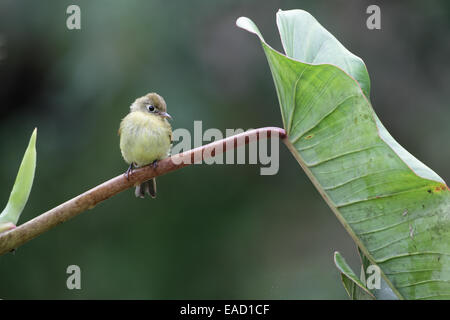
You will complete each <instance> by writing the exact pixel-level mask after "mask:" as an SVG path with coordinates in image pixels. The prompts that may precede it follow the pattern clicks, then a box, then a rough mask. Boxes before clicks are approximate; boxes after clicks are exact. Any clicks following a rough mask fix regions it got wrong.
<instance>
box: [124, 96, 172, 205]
mask: <svg viewBox="0 0 450 320" xmlns="http://www.w3.org/2000/svg"><path fill="white" fill-rule="evenodd" d="M167 119H172V117H171V116H170V115H169V114H168V113H167V106H166V102H165V101H164V98H163V97H161V96H160V95H159V94H157V93H149V94H147V95H145V96H143V97H140V98H138V99H136V100H135V101H134V102H133V104H132V105H131V106H130V113H129V114H128V115H127V116H126V117H125V118H123V119H122V121H121V123H120V127H119V135H120V151H121V152H122V156H123V158H124V159H125V161H126V162H127V163H128V164H129V165H130V167H129V168H128V170H127V171H126V173H125V174H126V177H127V179H128V178H129V175H130V174H132V173H133V169H134V168H139V167H143V166H146V165H150V164H151V165H153V166H155V167H156V166H157V162H158V160H161V159H164V158H166V157H168V156H169V154H170V148H171V146H172V127H171V126H170V123H169V121H167ZM146 192H147V193H148V194H149V195H150V196H151V197H152V198H155V197H156V179H155V178H153V179H151V180H149V181H146V182H144V183H142V184H141V185H139V186H137V187H136V191H135V195H136V197H141V198H144V197H145V193H146Z"/></svg>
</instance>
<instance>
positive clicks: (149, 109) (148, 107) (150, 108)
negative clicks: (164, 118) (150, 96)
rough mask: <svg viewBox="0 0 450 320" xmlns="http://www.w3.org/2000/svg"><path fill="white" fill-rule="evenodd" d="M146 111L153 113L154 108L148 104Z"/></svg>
mask: <svg viewBox="0 0 450 320" xmlns="http://www.w3.org/2000/svg"><path fill="white" fill-rule="evenodd" d="M147 110H148V111H150V112H153V111H155V107H154V106H152V105H151V104H149V105H148V106H147Z"/></svg>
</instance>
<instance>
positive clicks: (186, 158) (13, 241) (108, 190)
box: [0, 127, 286, 255]
mask: <svg viewBox="0 0 450 320" xmlns="http://www.w3.org/2000/svg"><path fill="white" fill-rule="evenodd" d="M271 136H273V137H279V138H281V139H283V140H284V139H285V138H286V132H285V131H284V130H283V129H281V128H276V127H266V128H260V129H255V130H250V131H246V132H244V133H241V134H237V135H235V136H231V137H228V138H225V139H222V140H219V141H214V142H212V143H210V144H207V145H204V146H201V147H198V148H195V149H192V150H189V151H186V152H182V153H179V154H176V155H174V156H171V157H169V158H166V159H163V160H161V161H159V162H158V166H157V167H156V168H153V167H152V166H145V167H143V168H139V169H135V170H134V171H133V174H132V175H130V179H129V180H127V178H126V177H125V175H124V174H121V175H119V176H117V177H115V178H112V179H110V180H108V181H106V182H104V183H102V184H100V185H98V186H96V187H94V188H92V189H90V190H88V191H86V192H85V193H82V194H80V195H79V196H77V197H75V198H72V199H70V200H68V201H66V202H64V203H63V204H60V205H59V206H57V207H55V208H53V209H51V210H49V211H47V212H45V213H43V214H41V215H39V216H37V217H35V218H34V219H32V220H30V221H28V222H26V223H24V224H22V225H20V226H19V227H17V228H14V229H12V230H9V231H6V232H3V233H1V234H0V255H2V254H4V253H7V252H10V251H12V250H14V249H16V248H18V247H19V246H21V245H23V244H24V243H26V242H28V241H30V240H31V239H33V238H35V237H37V236H39V235H41V234H42V233H44V232H46V231H48V230H50V229H51V228H53V227H55V226H57V225H58V224H60V223H63V222H65V221H67V220H69V219H71V218H73V217H75V216H76V215H78V214H80V213H82V212H83V211H86V210H87V209H92V208H94V207H95V206H96V205H97V204H98V203H100V202H102V201H104V200H106V199H108V198H111V197H112V196H114V195H116V194H118V193H119V192H122V191H124V190H127V189H129V188H131V187H133V186H136V185H138V184H140V183H142V182H144V181H147V180H149V179H151V178H154V177H158V176H162V175H164V174H166V173H169V172H172V171H175V170H177V169H180V168H183V167H186V166H188V165H190V164H193V163H199V162H201V161H202V160H204V159H207V158H211V157H214V156H216V155H219V154H221V153H223V152H225V151H227V150H228V149H235V148H237V147H239V146H242V145H245V144H248V143H249V142H252V141H257V140H259V139H263V138H269V137H271Z"/></svg>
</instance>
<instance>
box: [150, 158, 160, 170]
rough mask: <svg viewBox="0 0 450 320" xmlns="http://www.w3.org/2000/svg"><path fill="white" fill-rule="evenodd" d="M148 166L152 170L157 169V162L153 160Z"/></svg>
mask: <svg viewBox="0 0 450 320" xmlns="http://www.w3.org/2000/svg"><path fill="white" fill-rule="evenodd" d="M150 166H151V167H152V168H153V169H156V168H158V160H155V161H153V162H152V163H150Z"/></svg>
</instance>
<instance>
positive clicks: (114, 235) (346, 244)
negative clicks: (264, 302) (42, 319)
mask: <svg viewBox="0 0 450 320" xmlns="http://www.w3.org/2000/svg"><path fill="white" fill-rule="evenodd" d="M73 3H75V4H77V5H79V6H80V8H81V26H82V29H81V30H75V31H69V30H68V29H67V28H66V19H67V17H68V15H67V14H66V8H67V6H69V5H70V4H73ZM369 4H378V5H379V6H380V7H381V26H382V29H381V30H368V29H367V28H366V19H367V17H368V15H367V14H366V8H367V6H368V5H369ZM279 8H281V9H283V10H287V9H294V8H300V9H304V10H307V11H309V12H310V13H312V14H313V15H314V16H315V17H316V18H317V19H318V21H319V22H320V23H321V24H322V25H324V26H325V27H326V28H327V29H328V30H329V31H330V32H332V33H333V34H334V35H335V36H336V37H337V38H338V39H339V40H340V41H341V42H342V43H343V44H344V45H345V46H346V47H347V48H348V49H349V50H350V51H352V52H353V53H355V54H357V55H358V56H360V57H362V58H363V59H364V61H365V62H366V64H367V67H368V70H369V74H370V76H371V80H372V94H371V98H372V103H373V106H374V109H375V111H376V112H377V114H378V115H379V116H380V118H381V120H382V121H383V123H384V124H385V126H386V128H387V129H388V130H389V131H390V132H391V134H392V135H393V136H394V137H395V138H396V139H397V140H398V141H399V142H400V144H402V145H403V146H404V147H405V148H406V149H407V150H409V151H410V152H411V153H412V154H414V155H415V156H417V157H418V158H419V159H420V160H422V161H423V162H424V163H426V164H427V165H429V166H430V167H431V168H432V169H433V170H435V171H436V172H437V173H438V174H439V175H441V177H442V178H443V179H444V180H446V181H449V180H450V179H449V178H450V166H449V164H448V163H449V159H450V148H449V147H448V142H449V141H450V125H449V124H450V108H449V102H448V101H449V100H450V90H448V84H449V80H450V64H449V62H448V57H449V55H450V37H449V27H450V4H449V2H448V1H445V0H442V1H426V2H425V1H409V2H406V1H405V2H396V3H392V2H387V1H385V2H383V3H376V2H368V1H359V0H353V1H325V0H322V1H281V0H279V1H264V3H263V2H262V1H256V0H255V1H172V2H168V1H126V2H125V1H106V0H104V1H100V0H97V1H57V2H56V1H12V0H1V1H0V83H1V86H0V98H1V100H0V101H1V108H0V150H1V157H0V181H1V185H0V203H3V204H6V202H7V199H8V196H9V192H10V190H11V187H12V185H13V182H14V179H15V175H16V173H17V169H18V166H19V163H20V159H21V157H22V155H23V152H24V150H25V147H26V145H27V143H28V139H29V137H30V134H31V132H32V130H33V128H34V127H38V140H37V151H38V153H37V155H38V164H37V171H36V178H35V182H34V186H33V190H32V193H31V196H30V199H29V202H28V205H27V207H26V208H25V211H24V213H23V215H22V217H21V220H20V223H23V222H24V221H26V220H29V219H31V218H33V217H35V216H37V215H39V214H41V213H43V212H45V211H46V210H48V209H51V208H53V207H54V206H57V205H58V204H60V203H62V202H64V201H66V200H68V199H70V198H72V197H74V196H76V195H78V194H80V193H82V192H84V191H86V190H87V189H89V188H91V187H94V186H96V185H97V184H99V183H101V182H103V181H105V180H107V179H109V178H111V177H114V176H116V175H118V174H120V173H122V172H124V171H125V170H126V167H127V165H126V164H125V162H124V161H123V159H122V158H121V155H120V150H119V138H118V136H117V129H118V125H119V122H120V120H121V118H122V117H124V116H125V115H126V114H127V112H128V107H129V105H130V103H131V102H132V101H133V100H134V99H135V98H136V97H138V96H142V95H143V94H145V93H147V92H150V91H156V92H158V93H160V94H161V95H163V96H164V97H165V99H166V101H167V104H168V110H169V112H170V114H171V115H172V116H173V117H174V120H173V121H172V126H173V128H174V129H176V128H187V129H189V130H192V128H193V122H194V120H202V121H203V129H204V130H206V129H208V128H219V129H221V130H223V131H224V130H225V129H226V128H244V129H248V128H257V127H261V126H281V125H282V123H281V116H280V112H279V106H278V100H277V97H276V92H275V89H274V85H273V82H272V78H271V75H270V71H269V68H268V65H267V62H266V60H265V57H264V53H263V51H262V49H261V47H260V44H259V42H258V41H257V39H256V37H254V36H253V35H250V34H248V33H247V32H245V31H243V30H241V29H239V28H237V27H236V26H235V20H236V18H238V17H239V16H247V17H250V18H251V19H253V20H254V21H255V23H256V24H257V25H258V26H259V27H260V29H261V31H262V33H263V35H264V36H265V38H266V40H267V41H268V43H269V44H271V45H273V46H274V47H275V48H276V49H281V44H280V40H279V36H278V31H277V28H276V25H275V13H276V11H277V10H278V9H279ZM158 181H159V185H158V187H159V188H158V192H159V194H158V198H157V199H156V200H151V199H145V200H142V199H136V198H135V197H134V192H133V191H131V190H129V191H126V192H123V193H121V194H119V195H117V196H115V197H113V198H111V199H109V200H107V201H105V202H103V203H101V204H100V205H98V206H97V207H96V208H95V209H93V210H89V211H88V212H84V213H82V214H81V215H79V216H77V217H76V218H75V219H73V220H70V221H68V222H67V223H65V224H63V225H60V226H58V227H56V228H55V229H53V230H51V231H49V232H47V233H45V234H44V235H42V236H40V237H38V238H36V239H34V240H32V241H31V242H29V243H27V244H26V245H24V246H22V247H20V248H19V249H18V250H17V252H16V253H15V254H7V255H4V256H1V257H0V298H2V299H17V298H23V299H82V298H85V299H91V298H93V299H108V298H112V299H343V298H346V293H345V291H344V289H343V287H342V285H341V283H340V279H339V274H338V272H337V270H336V268H335V267H334V264H333V252H334V251H335V250H339V251H340V252H341V253H342V254H343V255H344V256H345V257H346V258H347V260H348V261H349V262H350V264H351V265H352V266H353V268H354V270H355V271H359V259H358V257H357V254H356V248H355V245H354V244H353V241H352V240H351V238H350V236H349V235H348V234H347V233H346V232H345V230H344V228H343V227H342V226H341V225H340V223H339V222H338V220H337V219H336V217H335V216H334V215H333V213H332V211H331V210H330V209H329V208H328V207H327V205H326V204H325V202H324V201H323V200H322V199H321V197H320V195H319V194H318V192H317V191H316V190H315V189H314V187H313V186H312V184H311V182H310V181H309V180H308V178H307V177H306V175H305V174H304V172H303V171H302V170H301V168H300V166H299V165H298V164H297V163H296V161H295V160H294V158H293V157H292V156H291V155H290V153H289V152H288V151H287V149H286V148H285V147H284V146H283V145H281V146H280V170H279V173H278V174H277V175H275V176H261V175H259V166H258V165H215V166H209V165H195V166H190V167H187V168H185V169H182V170H180V171H177V172H174V173H171V174H169V175H166V176H164V177H161V178H159V180H158ZM3 204H2V205H3ZM71 264H76V265H79V266H80V268H81V276H82V278H81V286H82V289H81V290H68V289H67V287H66V279H67V277H68V275H67V274H66V268H67V266H68V265H71Z"/></svg>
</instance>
